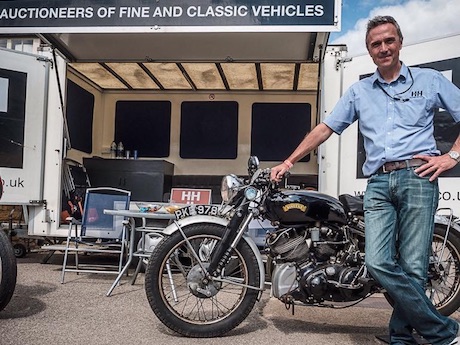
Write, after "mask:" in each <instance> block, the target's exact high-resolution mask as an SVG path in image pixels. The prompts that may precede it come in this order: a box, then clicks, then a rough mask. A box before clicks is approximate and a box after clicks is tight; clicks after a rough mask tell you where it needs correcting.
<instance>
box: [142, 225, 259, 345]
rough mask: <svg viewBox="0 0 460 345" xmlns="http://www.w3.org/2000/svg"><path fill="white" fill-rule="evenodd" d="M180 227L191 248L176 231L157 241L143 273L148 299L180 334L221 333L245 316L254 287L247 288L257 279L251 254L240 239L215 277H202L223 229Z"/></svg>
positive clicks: (199, 226) (255, 282)
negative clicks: (156, 245)
mask: <svg viewBox="0 0 460 345" xmlns="http://www.w3.org/2000/svg"><path fill="white" fill-rule="evenodd" d="M183 230H184V233H185V234H186V236H187V239H188V241H189V242H190V245H191V247H192V248H193V251H192V249H190V245H189V244H187V242H186V241H185V240H184V238H183V237H182V235H181V233H180V232H179V231H177V232H175V233H174V234H173V235H171V236H170V237H167V238H165V239H164V240H163V241H162V242H161V243H160V244H159V245H158V247H157V248H156V249H155V251H154V252H153V254H152V256H151V257H150V261H149V265H148V266H147V272H146V277H145V289H146V293H147V298H148V301H149V303H150V306H151V307H152V310H153V312H154V313H155V315H156V316H157V317H158V318H159V319H160V321H161V322H162V323H163V324H165V325H166V326H167V327H169V328H170V329H172V330H174V331H176V332H178V333H180V334H182V335H185V336H188V337H216V336H220V335H223V334H225V333H227V332H228V331H230V330H231V329H233V328H235V327H236V326H237V325H239V324H240V323H241V322H242V321H243V320H244V319H245V318H246V317H247V316H248V314H249V312H250V311H251V310H252V308H253V306H254V303H255V302H256V300H257V296H258V293H259V291H258V290H256V289H254V288H251V287H257V286H258V284H259V275H260V272H259V270H258V266H257V261H256V257H255V254H254V252H253V251H252V250H251V249H250V247H249V246H248V245H247V243H246V242H245V241H244V240H242V241H241V242H240V243H239V244H238V246H237V248H236V249H235V250H234V251H233V252H232V254H231V258H230V260H229V262H228V263H227V265H226V266H225V268H224V269H223V270H222V272H221V274H220V275H219V277H218V278H217V279H214V278H210V279H208V278H206V277H205V275H204V272H203V268H204V269H206V268H207V267H208V266H209V262H210V257H211V255H212V253H213V250H214V248H216V246H217V245H218V243H219V242H220V241H221V237H222V235H223V231H224V230H225V228H224V227H222V226H219V225H217V224H193V225H190V226H187V227H184V228H183ZM193 252H194V253H193ZM196 256H198V257H199V259H200V260H199V261H201V264H200V263H199V261H198V259H197V258H196Z"/></svg>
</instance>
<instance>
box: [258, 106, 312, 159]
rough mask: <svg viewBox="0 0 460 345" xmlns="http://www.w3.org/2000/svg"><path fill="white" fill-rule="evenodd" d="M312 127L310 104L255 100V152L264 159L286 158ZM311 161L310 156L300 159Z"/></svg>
mask: <svg viewBox="0 0 460 345" xmlns="http://www.w3.org/2000/svg"><path fill="white" fill-rule="evenodd" d="M310 130H311V104H309V103H254V104H253V105H252V130H251V155H256V156H257V157H258V158H259V160H260V161H283V160H284V159H286V158H287V157H288V156H289V155H290V154H291V152H292V151H294V149H295V148H296V147H297V145H299V143H300V141H301V140H302V139H303V137H304V136H305V134H306V133H307V132H309V131H310ZM309 160H310V155H307V156H305V157H304V158H302V159H301V160H300V161H301V162H308V161H309Z"/></svg>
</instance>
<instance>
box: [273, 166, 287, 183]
mask: <svg viewBox="0 0 460 345" xmlns="http://www.w3.org/2000/svg"><path fill="white" fill-rule="evenodd" d="M288 171H289V168H288V166H287V165H286V164H285V163H281V164H279V165H277V166H275V167H273V168H272V169H271V172H270V178H271V180H272V181H275V182H280V181H281V179H282V178H283V176H284V174H285V173H286V172H288Z"/></svg>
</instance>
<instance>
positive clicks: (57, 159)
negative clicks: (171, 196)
mask: <svg viewBox="0 0 460 345" xmlns="http://www.w3.org/2000/svg"><path fill="white" fill-rule="evenodd" d="M340 6H341V2H340V0H326V1H318V0H313V1H300V0H292V1H289V3H287V2H286V1H282V0H280V1H271V2H270V4H269V5H268V4H267V3H266V2H265V1H259V0H248V1H240V0H238V1H236V0H235V1H226V2H225V5H221V4H216V2H215V1H210V0H197V1H194V2H193V4H191V3H190V2H189V1H180V0H172V1H168V2H167V3H163V2H158V1H152V2H150V3H149V2H146V1H143V0H116V1H115V0H104V1H95V0H94V1H91V0H90V1H88V0H85V1H81V0H72V1H66V2H64V3H63V2H62V1H58V0H46V1H40V2H31V1H21V0H19V1H7V2H0V18H1V20H0V43H1V42H2V39H4V40H9V41H13V40H15V39H17V38H21V37H24V36H29V37H34V41H35V40H37V39H38V42H39V44H35V45H34V51H33V54H21V53H17V52H12V51H11V50H7V49H1V51H0V121H2V125H1V126H0V137H1V138H2V144H1V145H0V176H1V177H2V179H3V181H4V184H5V188H4V190H5V192H4V195H3V197H2V199H1V200H0V203H1V204H2V205H23V206H24V208H25V210H26V211H27V212H26V218H27V223H28V233H29V234H30V235H34V236H41V237H63V236H66V234H67V226H66V225H65V224H63V223H62V222H61V220H60V213H61V210H62V204H63V203H62V201H63V197H64V196H63V188H64V187H65V183H64V182H63V171H64V169H65V164H66V160H68V159H72V160H73V161H76V162H78V163H80V164H85V165H88V167H89V165H91V164H92V167H93V171H92V175H91V174H89V175H90V176H89V177H90V182H91V184H92V185H94V183H96V184H101V183H107V184H111V185H113V184H115V187H121V188H126V189H132V190H133V194H132V195H133V201H138V200H142V201H147V200H148V201H152V202H154V201H159V199H161V197H162V195H163V194H164V192H165V190H161V191H160V197H159V196H158V195H157V194H155V193H156V192H157V191H156V190H155V189H154V188H153V185H154V184H155V183H154V182H152V181H154V180H153V179H152V176H150V175H149V169H150V168H142V167H140V168H139V169H144V170H143V171H142V174H140V171H138V170H136V169H137V168H133V169H131V168H132V167H136V166H139V165H142V164H150V165H149V167H151V166H152V164H156V163H158V164H160V165H161V168H162V169H163V168H164V169H166V168H165V167H168V169H169V168H170V167H171V166H173V169H174V170H173V172H172V173H171V172H168V174H169V175H168V176H167V178H165V179H164V182H162V183H164V189H166V191H167V189H169V188H170V187H174V186H181V187H203V186H204V187H212V188H213V191H215V189H217V188H218V185H219V182H218V181H219V180H220V178H221V176H222V175H225V174H227V173H230V172H232V173H237V174H240V175H242V174H245V173H246V171H245V167H246V161H247V159H248V157H249V155H251V154H257V155H259V156H262V159H261V161H262V162H263V164H265V165H267V166H271V165H273V164H274V163H276V162H278V161H279V160H282V159H284V156H285V155H287V154H288V152H289V151H290V150H292V149H293V146H294V145H295V144H296V143H297V142H298V141H299V140H300V139H301V136H303V133H305V131H306V130H308V129H310V128H311V127H313V126H315V125H316V123H317V122H318V120H319V118H318V116H319V113H318V109H319V106H320V103H319V95H320V88H321V84H322V81H323V68H322V63H323V61H324V59H323V58H324V55H325V50H326V46H327V41H328V36H329V33H330V32H331V31H339V30H340V15H341V8H340ZM9 41H8V42H9ZM12 46H14V44H12ZM21 88H22V90H23V92H22V96H21V97H17V95H18V94H19V93H18V90H21ZM145 105H148V107H145ZM151 109H154V111H153V110H151ZM196 109H198V110H196ZM273 109H276V111H273ZM185 113H187V114H188V115H187V116H186V115H184V114H185ZM149 114H150V115H149ZM132 118H135V119H137V120H135V121H133V122H131V123H130V125H129V127H130V128H128V129H126V127H124V129H123V125H124V124H126V123H127V122H129V121H130V120H131V119H132ZM215 118H218V119H219V121H220V122H219V121H216V120H215ZM220 118H222V120H220ZM120 119H121V120H120ZM189 119H191V120H189ZM119 120H120V121H121V122H118V121H119ZM8 121H9V122H8ZM123 121H125V122H123ZM197 122H199V123H200V126H201V127H199V128H198V126H196V123H197ZM139 124H140V125H139ZM185 124H186V125H185ZM223 124H225V127H222V126H224V125H223ZM286 124H287V125H286ZM219 125H220V126H221V127H219ZM283 126H284V127H283ZM134 127H135V128H136V131H138V133H142V134H138V135H136V134H132V133H131V134H130V133H128V132H129V129H131V128H134ZM147 128H148V129H149V130H151V132H148V131H146V129H147ZM158 128H163V129H162V130H161V131H159V132H158ZM190 128H193V129H194V130H198V132H193V133H192V132H191V131H190ZM207 128H212V129H213V133H212V135H207V134H206V133H207V132H206V130H207ZM282 128H284V129H282ZM9 129H11V131H8V130H9ZM280 129H282V131H283V133H278V131H279V130H280ZM200 131H203V132H200ZM202 133H205V135H203V134H202ZM139 139H145V140H148V142H147V144H146V143H145V142H142V141H139ZM113 141H116V142H117V143H118V142H119V141H123V143H124V144H125V149H126V150H130V151H131V154H132V152H133V150H135V149H136V150H138V152H139V159H138V160H137V161H134V160H126V159H119V160H115V159H111V156H110V146H111V143H112V142H113ZM285 143H289V145H286V144H285ZM136 145H138V146H136ZM282 146H284V148H283V150H284V151H280V152H274V151H275V150H271V149H268V148H270V147H274V148H278V147H282ZM213 148H217V150H215V149H213ZM222 152H223V154H222ZM101 162H102V163H103V165H104V166H105V170H104V172H105V173H106V177H105V178H104V177H103V178H102V182H101V174H99V172H98V169H99V168H98V167H95V166H96V165H100V164H99V163H101ZM152 162H153V163H152ZM128 163H129V164H128ZM127 165H129V167H126V166H127ZM120 166H123V169H125V168H126V169H128V170H129V169H131V170H130V171H129V174H126V175H123V174H124V173H126V171H127V170H126V171H123V174H122V173H121V172H120V174H119V175H116V176H114V174H113V172H114V171H115V170H117V169H118V168H120ZM120 169H121V168H120ZM317 169H318V166H317V163H316V161H315V159H313V156H311V157H309V158H307V159H306V160H305V161H304V162H301V163H299V164H297V165H296V167H295V169H294V170H293V181H294V182H295V181H297V182H298V183H301V184H303V185H311V184H313V185H314V186H315V187H316V184H317ZM168 171H169V170H168ZM109 175H110V176H109ZM128 175H129V176H128ZM166 180H168V181H166ZM94 181H96V182H94ZM139 181H143V182H141V183H139ZM162 181H163V180H162ZM144 192H146V193H147V195H145V194H142V193H144ZM149 193H150V194H149ZM148 195H151V196H152V197H151V199H148ZM154 195H155V196H154ZM160 201H161V200H160ZM213 201H216V200H215V199H214V200H213Z"/></svg>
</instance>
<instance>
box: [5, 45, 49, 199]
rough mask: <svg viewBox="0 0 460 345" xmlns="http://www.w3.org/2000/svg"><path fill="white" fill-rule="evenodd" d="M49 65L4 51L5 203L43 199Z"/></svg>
mask: <svg viewBox="0 0 460 345" xmlns="http://www.w3.org/2000/svg"><path fill="white" fill-rule="evenodd" d="M49 65H50V63H49V62H47V61H44V59H43V58H41V57H39V56H36V55H31V54H25V53H20V52H16V51H11V50H6V49H0V176H1V178H2V179H3V182H4V194H3V197H2V199H1V201H0V203H1V204H4V205H8V204H23V205H26V204H30V203H33V202H36V201H38V200H42V199H43V173H44V169H43V166H44V144H45V131H44V130H45V122H46V116H45V114H46V112H45V108H46V99H47V93H48V84H47V80H48V73H49Z"/></svg>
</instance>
